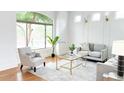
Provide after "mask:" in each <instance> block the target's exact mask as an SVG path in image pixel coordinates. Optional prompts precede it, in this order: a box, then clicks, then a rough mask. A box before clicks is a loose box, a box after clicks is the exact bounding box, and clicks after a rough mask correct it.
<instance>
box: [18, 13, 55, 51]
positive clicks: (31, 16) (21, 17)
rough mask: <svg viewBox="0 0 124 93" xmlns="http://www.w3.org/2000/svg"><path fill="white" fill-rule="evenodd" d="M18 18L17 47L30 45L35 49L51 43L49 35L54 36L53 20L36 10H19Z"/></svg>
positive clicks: (48, 45) (45, 46)
mask: <svg viewBox="0 0 124 93" xmlns="http://www.w3.org/2000/svg"><path fill="white" fill-rule="evenodd" d="M16 18H17V24H16V25H17V47H18V48H19V47H25V46H29V47H31V48H33V49H37V48H47V47H51V45H50V44H49V43H48V41H47V36H50V37H52V36H53V21H52V20H51V19H50V18H48V17H47V16H45V15H42V14H39V13H34V12H19V13H17V15H16Z"/></svg>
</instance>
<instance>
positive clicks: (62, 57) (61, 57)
mask: <svg viewBox="0 0 124 93" xmlns="http://www.w3.org/2000/svg"><path fill="white" fill-rule="evenodd" d="M58 58H60V59H61V60H63V59H64V60H68V61H69V62H68V63H65V64H63V65H60V66H58V60H57V59H58ZM78 59H83V62H82V63H80V64H78V65H76V66H74V67H73V66H72V64H73V62H74V61H75V60H78ZM84 61H85V63H84ZM83 63H84V65H83ZM67 64H69V65H70V68H69V67H65V65H67ZM81 65H82V66H84V67H86V59H84V58H83V57H82V56H77V55H72V56H71V55H69V54H64V55H58V56H56V70H59V67H60V68H64V69H68V70H70V74H71V75H72V70H73V69H74V68H76V67H79V66H81Z"/></svg>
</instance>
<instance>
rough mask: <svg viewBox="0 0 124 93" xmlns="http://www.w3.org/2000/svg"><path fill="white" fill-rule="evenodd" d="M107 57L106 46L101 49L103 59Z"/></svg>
mask: <svg viewBox="0 0 124 93" xmlns="http://www.w3.org/2000/svg"><path fill="white" fill-rule="evenodd" d="M107 58H108V49H107V48H105V49H103V50H101V60H102V61H104V60H105V59H107Z"/></svg>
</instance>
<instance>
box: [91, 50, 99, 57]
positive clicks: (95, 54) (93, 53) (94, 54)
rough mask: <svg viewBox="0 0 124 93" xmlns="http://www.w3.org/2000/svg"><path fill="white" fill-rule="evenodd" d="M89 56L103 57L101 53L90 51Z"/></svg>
mask: <svg viewBox="0 0 124 93" xmlns="http://www.w3.org/2000/svg"><path fill="white" fill-rule="evenodd" d="M89 56H91V57H97V58H100V57H101V52H97V51H89Z"/></svg>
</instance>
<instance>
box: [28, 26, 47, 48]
mask: <svg viewBox="0 0 124 93" xmlns="http://www.w3.org/2000/svg"><path fill="white" fill-rule="evenodd" d="M31 28H32V31H31V35H30V41H29V47H31V48H33V49H37V48H45V26H44V25H37V24H32V25H31ZM28 33H29V32H28Z"/></svg>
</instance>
